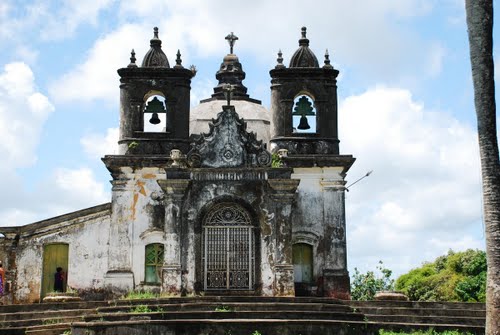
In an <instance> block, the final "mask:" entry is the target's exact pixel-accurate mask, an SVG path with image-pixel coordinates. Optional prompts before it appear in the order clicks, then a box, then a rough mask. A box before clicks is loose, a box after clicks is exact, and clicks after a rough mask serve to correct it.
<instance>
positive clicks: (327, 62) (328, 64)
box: [323, 49, 333, 69]
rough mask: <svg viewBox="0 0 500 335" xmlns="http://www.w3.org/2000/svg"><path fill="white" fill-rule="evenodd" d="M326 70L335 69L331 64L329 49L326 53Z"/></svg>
mask: <svg viewBox="0 0 500 335" xmlns="http://www.w3.org/2000/svg"><path fill="white" fill-rule="evenodd" d="M323 68H324V69H333V66H332V65H331V64H330V55H329V54H328V49H326V51H325V65H323Z"/></svg>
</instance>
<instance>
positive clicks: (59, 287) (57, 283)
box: [54, 266, 64, 292]
mask: <svg viewBox="0 0 500 335" xmlns="http://www.w3.org/2000/svg"><path fill="white" fill-rule="evenodd" d="M54 291H55V292H64V272H63V268H62V267H60V266H58V267H57V269H56V273H55V274H54Z"/></svg>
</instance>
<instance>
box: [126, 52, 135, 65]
mask: <svg viewBox="0 0 500 335" xmlns="http://www.w3.org/2000/svg"><path fill="white" fill-rule="evenodd" d="M136 60H137V58H135V50H134V49H132V51H131V52H130V64H129V65H128V66H127V67H137V64H135V61H136Z"/></svg>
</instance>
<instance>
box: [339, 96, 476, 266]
mask: <svg viewBox="0 0 500 335" xmlns="http://www.w3.org/2000/svg"><path fill="white" fill-rule="evenodd" d="M339 124H340V127H341V128H340V131H341V132H340V139H341V140H342V142H341V152H343V153H352V154H353V155H354V156H355V157H357V161H356V162H355V164H354V166H353V168H352V170H351V171H350V172H349V174H348V179H349V180H351V181H353V180H355V179H357V178H358V176H362V175H363V174H364V173H366V171H368V170H374V172H373V174H372V175H371V176H370V177H368V178H367V179H365V180H363V181H362V182H360V183H358V184H356V185H355V186H354V187H353V188H352V189H351V190H350V192H349V193H348V194H347V200H346V203H347V211H348V213H347V214H348V215H347V224H348V233H349V236H348V240H349V255H350V266H352V267H354V266H357V267H358V268H363V267H364V266H368V267H369V266H370V264H369V263H370V262H371V267H372V268H374V267H375V265H376V261H378V259H377V260H374V259H373V256H371V255H374V254H377V257H378V258H379V259H382V260H383V261H384V263H385V264H386V265H388V267H389V268H391V266H392V268H393V270H395V271H396V272H397V273H400V272H401V271H404V270H408V268H409V266H415V265H417V264H420V263H421V262H422V261H424V260H431V259H433V258H434V257H437V256H439V255H440V254H442V253H443V250H444V251H446V250H448V249H449V248H460V249H462V248H467V247H472V248H475V247H478V246H482V245H483V242H482V240H481V236H482V235H481V234H480V232H481V230H482V227H481V224H480V219H481V200H480V199H481V198H480V197H481V188H480V174H479V172H478V171H479V153H478V147H477V137H476V133H475V132H474V131H473V129H471V128H470V127H469V126H467V125H464V124H461V123H460V122H459V121H457V120H456V119H453V118H452V117H450V116H448V115H446V114H445V113H442V112H436V111H431V110H427V109H426V108H425V106H424V105H423V104H421V103H417V102H415V101H414V100H413V98H412V96H411V93H410V92H409V91H407V90H404V89H395V88H384V87H378V88H375V89H371V90H368V91H367V92H365V93H363V94H360V95H357V96H351V97H348V98H347V99H345V100H344V101H342V102H341V104H340V120H339ZM474 225H475V226H474ZM464 236H468V238H464ZM440 241H441V243H439V242H440ZM402 254H404V255H405V256H406V257H407V258H406V260H405V261H404V262H402V261H401V260H400V259H399V260H398V258H401V255H402ZM374 261H375V262H374Z"/></svg>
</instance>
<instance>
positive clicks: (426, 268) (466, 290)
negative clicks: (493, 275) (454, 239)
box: [396, 249, 486, 302]
mask: <svg viewBox="0 0 500 335" xmlns="http://www.w3.org/2000/svg"><path fill="white" fill-rule="evenodd" d="M396 289H397V290H401V291H403V292H404V293H405V294H406V295H407V296H408V298H409V299H410V300H414V301H464V302H484V301H485V297H486V254H485V252H484V251H481V250H472V249H469V250H466V251H463V252H453V251H451V250H450V251H449V252H448V254H447V255H444V256H440V257H438V258H436V260H435V261H434V262H432V263H424V264H423V265H422V266H421V267H419V268H416V269H413V270H411V271H410V272H408V273H407V274H404V275H402V276H400V277H399V278H398V279H397V280H396Z"/></svg>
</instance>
